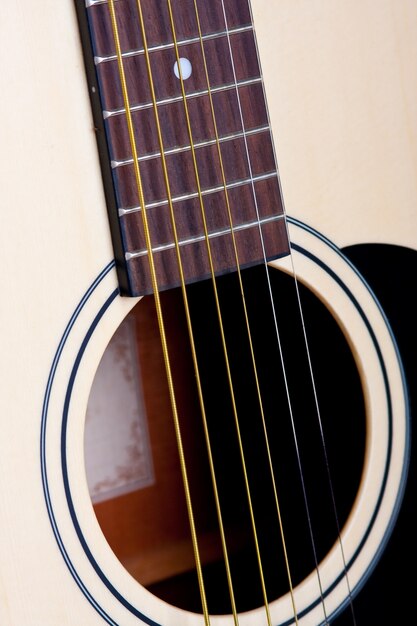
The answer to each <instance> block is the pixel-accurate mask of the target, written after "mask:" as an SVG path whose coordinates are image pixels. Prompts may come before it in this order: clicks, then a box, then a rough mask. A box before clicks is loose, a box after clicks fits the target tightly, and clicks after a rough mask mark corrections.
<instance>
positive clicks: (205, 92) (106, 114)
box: [103, 76, 262, 120]
mask: <svg viewBox="0 0 417 626" xmlns="http://www.w3.org/2000/svg"><path fill="white" fill-rule="evenodd" d="M258 83H262V78H261V77H260V76H257V77H256V78H248V79H247V80H241V81H239V82H238V83H227V84H226V85H219V86H218V87H212V88H211V93H219V92H220V91H230V90H232V89H236V85H237V86H238V87H248V86H250V85H256V84H258ZM207 95H208V89H201V90H199V91H192V92H191V93H188V94H186V95H185V97H186V99H187V100H189V99H191V98H199V97H200V96H207ZM182 99H183V97H182V95H181V96H174V98H164V99H162V100H157V102H156V104H157V106H163V105H166V104H171V102H181V101H182ZM152 107H153V103H152V102H146V103H145V104H135V105H133V106H131V107H130V112H131V113H135V112H136V111H142V110H143V109H151V108H152ZM125 113H126V110H125V108H124V107H120V108H119V109H112V110H111V111H108V110H106V109H104V110H103V118H104V119H105V120H106V119H108V118H109V117H113V116H115V115H124V114H125Z"/></svg>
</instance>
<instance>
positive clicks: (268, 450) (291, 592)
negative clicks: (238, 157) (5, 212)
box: [194, 0, 298, 624]
mask: <svg viewBox="0 0 417 626" xmlns="http://www.w3.org/2000/svg"><path fill="white" fill-rule="evenodd" d="M194 9H195V17H196V21H197V27H198V35H199V40H200V49H201V54H202V58H203V65H204V73H205V77H206V84H207V92H208V97H209V102H210V111H211V117H212V120H213V127H214V134H215V140H216V146H217V154H218V157H219V163H220V170H221V177H222V184H223V189H224V195H225V201H226V207H227V214H228V219H229V224H230V231H231V237H232V243H233V251H234V255H235V260H236V268H237V276H238V281H239V288H240V293H241V297H242V306H243V312H244V316H245V324H246V329H247V335H248V342H249V348H250V353H251V360H252V367H253V374H254V378H255V384H256V390H257V395H258V403H259V409H260V413H261V419H262V427H263V432H264V439H265V446H266V450H267V456H268V464H269V471H270V475H271V481H272V487H273V492H274V498H275V507H276V511H277V517H278V524H279V531H280V535H281V542H282V547H283V551H284V560H285V567H286V571H287V578H288V583H289V588H290V596H291V603H292V607H293V613H294V619H295V623H296V624H298V618H297V610H296V606H295V599H294V589H293V584H292V578H291V570H290V565H289V559H288V551H287V546H286V542H285V535H284V528H283V523H282V516H281V508H280V505H279V499H278V490H277V486H276V480H275V472H274V469H273V464H272V456H271V450H270V445H269V437H268V431H267V427H266V421H265V413H264V407H263V401H262V394H261V389H260V384H259V376H258V369H257V365H256V359H255V352H254V348H253V341H252V333H251V329H250V322H249V316H248V311H247V306H246V297H245V290H244V286H243V280H242V274H241V270H240V263H239V255H238V250H237V244H236V237H235V233H234V226H233V217H232V211H231V207H230V199H229V193H228V189H227V181H226V174H225V170H224V164H223V157H222V152H221V147H220V140H219V133H218V128H217V121H216V114H215V110H214V104H213V97H212V90H211V85H210V79H209V74H208V66H207V59H206V54H205V49H204V41H203V34H202V30H201V23H200V14H199V10H198V5H197V0H194ZM258 217H259V216H258ZM258 222H259V219H258Z"/></svg>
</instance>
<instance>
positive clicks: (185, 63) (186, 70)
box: [174, 57, 193, 80]
mask: <svg viewBox="0 0 417 626" xmlns="http://www.w3.org/2000/svg"><path fill="white" fill-rule="evenodd" d="M180 66H181V74H182V78H183V80H187V78H190V76H191V73H192V71H193V68H192V65H191V63H190V62H189V60H188V59H185V58H183V57H181V58H180ZM174 74H175V76H176V77H177V78H179V77H180V73H179V71H178V62H177V61H175V63H174Z"/></svg>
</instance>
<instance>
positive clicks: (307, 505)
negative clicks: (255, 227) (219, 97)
mask: <svg viewBox="0 0 417 626" xmlns="http://www.w3.org/2000/svg"><path fill="white" fill-rule="evenodd" d="M221 3H222V11H223V19H224V23H225V32H226V36H227V41H228V47H229V53H230V58H231V62H232V71H233V80H234V84H235V91H236V97H237V102H238V108H239V116H240V121H241V125H242V131H243V139H244V143H245V150H246V158H247V163H248V168H249V176H250V178H251V180H252V185H251V186H252V195H253V199H254V203H255V209H256V214H257V219H258V224H259V236H260V240H261V245H262V251H263V257H264V266H265V274H266V280H267V283H268V290H269V297H270V301H271V307H272V314H273V318H274V326H275V333H276V338H277V344H278V349H279V354H280V361H281V367H282V371H283V376H284V385H285V391H286V396H287V403H288V409H289V413H290V421H291V428H292V432H293V439H294V445H295V450H296V456H297V464H298V469H299V475H300V481H301V488H302V492H303V500H304V506H305V509H306V516H307V524H308V528H309V535H310V542H311V546H312V551H313V558H314V563H315V570H316V574H317V581H318V585H319V591H320V598H321V604H322V608H323V613H324V616H325V623H326V624H328V618H327V613H326V607H325V603H324V595H323V587H322V582H321V576H320V571H319V567H318V558H317V550H316V544H315V539H314V533H313V527H312V521H311V514H310V507H309V503H308V497H307V490H306V485H305V479H304V472H303V468H302V463H301V454H300V450H299V445H298V437H297V432H296V428H295V419H294V412H293V408H292V402H291V397H290V392H289V385H288V378H287V373H286V367H285V361H284V355H283V350H282V345H281V338H280V333H279V329H278V320H277V316H276V310H275V302H274V298H273V293H272V286H271V280H270V276H269V272H268V263H267V258H266V251H265V243H264V239H263V233H262V228H261V224H260V217H259V207H258V201H257V196H256V190H255V185H254V182H253V174H252V164H251V159H250V154H249V147H248V142H247V137H246V129H245V123H244V119H243V112H242V105H241V101H240V94H239V88H238V84H237V76H236V68H235V63H234V55H233V50H232V46H231V42H230V33H229V27H228V20H227V15H226V9H225V4H224V0H221ZM251 18H252V23H253V16H252V15H251ZM262 84H263V81H262ZM268 121H269V120H268ZM280 192H281V198H282V190H281V189H280ZM290 254H291V250H290Z"/></svg>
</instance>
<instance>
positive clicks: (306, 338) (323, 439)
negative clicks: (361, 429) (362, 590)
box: [291, 255, 356, 626]
mask: <svg viewBox="0 0 417 626" xmlns="http://www.w3.org/2000/svg"><path fill="white" fill-rule="evenodd" d="M291 265H292V271H293V277H294V282H295V291H296V295H297V301H298V308H299V312H300V318H301V326H302V330H303V337H304V345H305V348H306V355H307V362H308V369H309V372H310V379H311V383H312V387H313V395H314V403H315V408H316V414H317V419H318V424H319V430H320V440H321V445H322V449H323V456H324V463H325V467H326V474H327V480H328V484H329V491H330V498H331V501H332V508H333V514H334V516H335V523H336V528H337V541H338V544H339V549H340V555H341V558H342V563H343V570H344V578H345V581H346V587H347V591H348V597H349V606H350V611H351V616H352V622H353V625H354V626H356V616H355V609H354V605H353V595H352V589H351V585H350V580H349V574H348V571H347V566H346V556H345V550H344V547H343V541H342V536H341V531H340V522H339V515H338V513H337V506H336V497H335V492H334V488H333V480H332V473H331V470H330V462H329V457H328V454H327V446H326V441H325V436H324V430H323V423H322V419H321V411H320V405H319V400H318V395H317V388H316V383H315V377H314V372H313V365H312V362H311V354H310V348H309V342H308V336H307V329H306V325H305V321H304V314H303V308H302V304H301V296H300V291H299V288H298V280H297V274H296V272H295V266H294V259H293V257H292V255H291Z"/></svg>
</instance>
